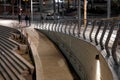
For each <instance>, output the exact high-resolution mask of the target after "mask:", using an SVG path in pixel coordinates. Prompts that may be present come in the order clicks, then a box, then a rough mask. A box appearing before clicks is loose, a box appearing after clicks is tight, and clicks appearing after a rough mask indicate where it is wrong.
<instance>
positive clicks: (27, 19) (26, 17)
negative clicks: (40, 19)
mask: <svg viewBox="0 0 120 80" xmlns="http://www.w3.org/2000/svg"><path fill="white" fill-rule="evenodd" d="M28 21H29V17H28V15H27V14H26V15H25V23H26V26H28Z"/></svg>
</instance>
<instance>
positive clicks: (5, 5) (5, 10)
mask: <svg viewBox="0 0 120 80" xmlns="http://www.w3.org/2000/svg"><path fill="white" fill-rule="evenodd" d="M5 12H6V0H4V13H5Z"/></svg>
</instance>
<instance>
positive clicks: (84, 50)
mask: <svg viewBox="0 0 120 80" xmlns="http://www.w3.org/2000/svg"><path fill="white" fill-rule="evenodd" d="M40 32H42V33H44V34H46V35H47V36H48V37H49V38H50V39H51V40H52V41H53V42H54V43H56V45H57V46H58V47H59V48H60V49H61V51H62V52H63V53H64V55H65V56H66V58H67V59H68V60H69V61H70V63H71V64H72V65H73V67H74V69H75V70H76V72H77V73H78V75H79V76H80V78H81V80H114V79H113V75H112V72H111V70H110V68H109V67H108V64H107V62H106V60H105V59H104V58H103V56H102V55H101V52H100V51H99V50H98V49H97V48H96V47H95V46H94V45H92V44H91V43H88V42H86V41H84V40H82V39H77V38H74V37H72V36H70V35H66V34H63V33H58V32H52V31H45V30H40ZM98 54H99V62H98V60H96V58H95V57H96V55H98Z"/></svg>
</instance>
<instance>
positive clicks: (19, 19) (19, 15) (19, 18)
mask: <svg viewBox="0 0 120 80" xmlns="http://www.w3.org/2000/svg"><path fill="white" fill-rule="evenodd" d="M21 18H22V16H21V13H19V14H18V21H19V24H20V23H21Z"/></svg>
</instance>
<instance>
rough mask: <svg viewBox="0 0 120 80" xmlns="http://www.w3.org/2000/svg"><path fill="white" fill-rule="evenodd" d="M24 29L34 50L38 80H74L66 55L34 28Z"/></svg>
mask: <svg viewBox="0 0 120 80" xmlns="http://www.w3.org/2000/svg"><path fill="white" fill-rule="evenodd" d="M23 31H24V32H23V33H24V35H26V34H27V35H26V36H27V37H28V41H29V43H30V46H31V49H32V52H33V56H34V60H35V66H36V80H73V77H72V75H71V73H70V71H69V69H68V66H67V63H66V61H65V59H64V57H63V56H62V55H61V53H60V51H59V50H58V49H57V48H56V47H55V46H54V45H53V43H52V42H51V41H50V40H49V39H48V38H47V37H45V36H44V35H43V34H41V33H38V32H36V31H35V30H34V29H33V28H27V29H25V30H23Z"/></svg>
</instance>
